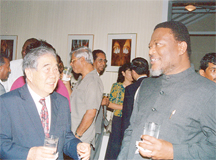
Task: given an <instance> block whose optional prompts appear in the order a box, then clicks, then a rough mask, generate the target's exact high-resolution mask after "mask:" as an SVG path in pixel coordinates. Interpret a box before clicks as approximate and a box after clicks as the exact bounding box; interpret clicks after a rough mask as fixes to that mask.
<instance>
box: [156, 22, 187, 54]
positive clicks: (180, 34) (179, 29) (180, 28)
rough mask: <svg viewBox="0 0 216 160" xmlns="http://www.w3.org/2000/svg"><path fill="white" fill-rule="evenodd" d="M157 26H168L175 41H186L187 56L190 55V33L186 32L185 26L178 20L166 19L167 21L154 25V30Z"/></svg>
mask: <svg viewBox="0 0 216 160" xmlns="http://www.w3.org/2000/svg"><path fill="white" fill-rule="evenodd" d="M157 28H169V29H171V30H172V32H173V35H174V37H175V39H176V40H177V41H180V42H182V41H185V42H186V43H187V53H188V56H189V57H190V55H191V41H190V35H189V32H188V29H187V27H186V26H185V25H184V24H183V23H181V22H178V21H167V22H162V23H159V24H158V25H156V27H155V28H154V30H156V29H157Z"/></svg>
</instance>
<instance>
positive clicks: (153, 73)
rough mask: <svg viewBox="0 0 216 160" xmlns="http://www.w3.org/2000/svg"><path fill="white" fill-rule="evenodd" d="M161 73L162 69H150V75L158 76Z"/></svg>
mask: <svg viewBox="0 0 216 160" xmlns="http://www.w3.org/2000/svg"><path fill="white" fill-rule="evenodd" d="M162 74H163V71H162V70H159V69H158V70H153V69H150V75H151V76H153V77H155V76H160V75H162Z"/></svg>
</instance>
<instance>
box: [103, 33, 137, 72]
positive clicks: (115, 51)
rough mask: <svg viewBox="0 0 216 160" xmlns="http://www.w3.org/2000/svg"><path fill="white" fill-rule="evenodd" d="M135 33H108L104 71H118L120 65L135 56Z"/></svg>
mask: <svg viewBox="0 0 216 160" xmlns="http://www.w3.org/2000/svg"><path fill="white" fill-rule="evenodd" d="M135 53H136V33H132V34H108V50H107V60H108V61H107V67H106V71H110V72H118V69H119V67H120V66H122V65H123V64H125V63H130V62H131V60H132V59H134V58H135Z"/></svg>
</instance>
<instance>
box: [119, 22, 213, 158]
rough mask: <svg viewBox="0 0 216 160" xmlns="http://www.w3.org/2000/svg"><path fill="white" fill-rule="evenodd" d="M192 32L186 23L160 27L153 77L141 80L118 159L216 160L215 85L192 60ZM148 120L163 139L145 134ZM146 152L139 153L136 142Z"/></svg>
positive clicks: (152, 48) (152, 46)
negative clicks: (155, 126)
mask: <svg viewBox="0 0 216 160" xmlns="http://www.w3.org/2000/svg"><path fill="white" fill-rule="evenodd" d="M190 53H191V47H190V35H189V32H188V30H187V27H186V26H185V25H184V24H182V23H181V22H177V21H167V22H162V23H159V24H157V25H156V27H155V28H154V31H153V34H152V37H151V40H150V43H149V57H150V60H151V70H150V73H151V75H152V76H159V77H158V78H146V79H144V80H143V81H142V83H141V85H140V88H139V91H138V94H137V97H136V100H135V103H134V109H133V113H132V116H131V119H130V125H129V127H128V128H127V129H126V131H125V134H124V139H123V143H122V148H121V152H120V154H119V156H118V160H123V159H136V160H141V159H149V158H151V159H181V160H182V159H183V160H184V159H191V160H192V159H215V157H216V152H215V148H216V134H215V133H216V129H215V124H216V116H215V111H216V101H215V99H216V94H215V91H216V85H215V83H214V82H212V81H209V80H208V79H207V78H204V77H202V76H200V75H199V74H197V73H196V72H195V70H194V66H193V65H192V64H191V63H190V58H189V57H190ZM146 122H154V123H157V124H158V125H160V133H159V137H158V138H156V137H153V136H152V135H147V132H145V133H144V134H143V127H144V125H145V123H146ZM140 139H141V140H142V142H140V143H139V144H138V145H139V147H141V148H143V149H144V150H149V151H150V152H146V151H143V150H139V154H135V151H136V147H135V143H136V141H138V140H140Z"/></svg>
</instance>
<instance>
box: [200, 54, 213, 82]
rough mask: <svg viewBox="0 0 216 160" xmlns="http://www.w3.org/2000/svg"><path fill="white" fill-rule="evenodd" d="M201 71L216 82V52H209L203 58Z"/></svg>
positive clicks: (201, 73)
mask: <svg viewBox="0 0 216 160" xmlns="http://www.w3.org/2000/svg"><path fill="white" fill-rule="evenodd" d="M199 73H200V75H201V76H203V77H205V78H208V79H209V80H211V81H213V82H215V83H216V53H207V54H206V55H205V56H204V57H203V58H202V60H201V61H200V70H199Z"/></svg>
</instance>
